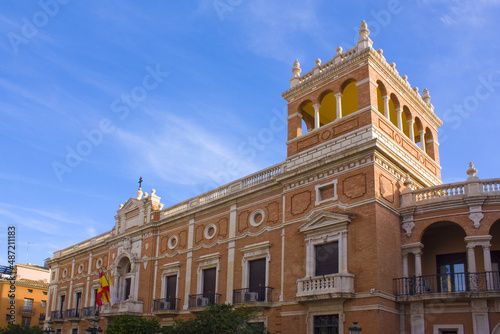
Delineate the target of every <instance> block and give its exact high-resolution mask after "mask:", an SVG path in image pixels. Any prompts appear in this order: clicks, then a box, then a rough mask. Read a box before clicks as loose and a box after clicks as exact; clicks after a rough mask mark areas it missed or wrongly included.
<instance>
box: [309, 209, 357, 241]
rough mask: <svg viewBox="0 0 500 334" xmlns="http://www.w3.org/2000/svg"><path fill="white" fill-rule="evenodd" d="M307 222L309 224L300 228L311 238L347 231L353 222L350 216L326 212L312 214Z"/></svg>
mask: <svg viewBox="0 0 500 334" xmlns="http://www.w3.org/2000/svg"><path fill="white" fill-rule="evenodd" d="M305 220H306V221H307V222H306V223H305V224H303V225H302V226H301V227H299V231H300V232H303V233H305V234H306V235H311V236H312V235H314V234H317V233H319V234H323V233H325V232H328V233H334V232H340V231H345V230H346V229H347V225H348V224H349V223H350V222H351V218H350V217H349V216H348V215H344V214H340V213H334V212H324V211H323V212H319V213H317V212H311V214H309V215H307V216H306V218H305Z"/></svg>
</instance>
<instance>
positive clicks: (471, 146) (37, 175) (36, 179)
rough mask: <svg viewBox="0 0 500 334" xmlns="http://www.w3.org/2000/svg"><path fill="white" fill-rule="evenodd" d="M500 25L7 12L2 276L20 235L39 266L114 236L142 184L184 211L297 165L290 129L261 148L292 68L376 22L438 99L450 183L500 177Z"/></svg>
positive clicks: (301, 8) (420, 12) (181, 13)
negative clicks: (288, 160)
mask: <svg viewBox="0 0 500 334" xmlns="http://www.w3.org/2000/svg"><path fill="white" fill-rule="evenodd" d="M499 16H500V1H498V0H477V1H462V0H418V1H411V2H410V1H402V0H401V1H397V0H390V1H356V0H353V1H331V0H330V1H326V0H325V1H307V0H301V1H296V0H292V1H265V0H253V1H245V0H216V1H213V0H208V1H182V2H181V1H176V2H175V3H174V2H173V1H168V2H167V1H148V2H136V1H97V0H89V1H76V0H73V1H70V0H58V1H57V0H41V1H15V0H5V1H2V2H0V73H1V75H0V117H1V120H2V121H1V122H0V136H1V137H0V138H1V141H2V145H1V160H0V182H1V184H2V189H1V191H0V222H1V226H3V227H2V230H4V232H3V233H4V235H5V237H0V244H1V245H3V246H2V247H1V248H2V249H3V250H2V251H1V252H0V264H6V262H7V252H6V240H7V238H6V234H7V232H6V231H7V228H6V227H7V226H8V225H11V224H14V225H16V226H17V246H18V247H17V253H18V254H17V261H18V262H20V263H27V262H31V263H35V264H43V260H44V259H45V258H47V257H49V256H51V255H52V253H53V252H54V251H56V250H59V249H63V248H65V247H68V246H70V245H73V244H75V243H77V242H80V241H83V240H85V239H87V238H90V237H92V236H94V235H97V234H100V233H103V232H105V231H108V230H110V229H111V228H112V227H113V226H114V223H115V219H114V215H115V214H116V210H117V209H118V207H119V204H120V203H124V202H125V201H127V200H128V198H130V197H132V196H134V195H135V192H136V190H137V186H138V184H137V181H138V179H139V176H142V177H143V178H144V183H143V190H144V191H147V192H150V190H151V189H152V188H154V189H156V194H157V195H159V196H161V197H162V203H165V205H166V206H170V205H173V204H175V203H178V202H180V201H183V200H185V199H187V198H190V197H193V196H195V195H197V194H199V193H201V192H204V191H206V190H209V189H211V188H214V187H215V186H216V185H221V184H223V183H226V182H227V181H230V180H234V179H237V178H239V177H242V176H244V175H247V174H250V173H253V172H255V171H258V170H260V169H263V168H266V167H268V166H271V165H273V164H276V163H279V162H281V161H283V160H284V159H285V155H286V147H285V141H286V135H285V133H286V130H285V128H284V127H281V126H274V127H273V128H274V129H281V130H275V131H274V132H273V133H272V136H271V137H269V138H267V139H266V141H265V143H262V142H260V143H259V144H258V145H256V146H252V141H253V140H255V138H256V137H257V136H258V134H259V133H260V132H261V131H265V129H269V128H270V126H271V123H272V122H276V121H277V120H284V118H283V112H285V111H286V103H285V100H283V99H282V98H281V93H282V92H284V91H285V90H287V89H288V88H289V87H290V86H289V79H290V77H291V75H292V74H291V68H292V64H293V61H294V60H295V59H298V60H299V61H300V63H301V67H302V69H303V71H304V72H307V71H309V70H310V69H312V67H313V66H314V60H315V59H316V58H321V59H322V60H323V62H325V61H327V60H329V59H331V58H332V57H333V56H334V54H335V49H336V47H337V46H339V45H340V46H342V47H343V48H344V50H346V49H348V48H350V47H352V46H354V45H355V41H356V40H357V37H358V36H357V30H358V27H359V24H360V22H361V20H363V19H364V20H366V21H367V23H368V26H369V29H370V30H371V35H370V37H371V38H372V40H373V41H374V48H376V49H379V48H382V49H383V50H384V56H385V57H386V59H387V60H388V61H389V62H395V63H396V64H397V66H396V68H397V69H398V70H399V73H400V74H401V75H404V74H406V75H408V80H409V82H410V83H411V85H412V86H418V87H419V88H420V92H422V90H423V88H428V89H429V91H430V95H431V97H432V101H431V102H432V103H433V104H434V106H435V112H436V113H437V115H438V116H439V117H441V119H442V120H443V121H444V122H445V124H444V125H443V126H442V127H441V128H440V134H439V136H440V137H439V141H440V144H441V146H440V157H441V165H442V167H443V170H442V175H443V182H444V183H447V182H459V181H463V180H465V178H466V176H467V175H466V174H465V171H466V170H467V168H468V166H467V165H468V163H469V161H473V162H474V163H475V165H476V168H477V169H478V170H479V173H478V176H479V177H480V178H484V179H485V178H495V177H500V169H499V168H498V167H499V166H500V155H499V154H498V153H499V150H498V139H496V137H495V135H496V134H497V131H498V129H499V124H500V112H499V110H500V108H499V107H498V106H499V104H500V64H499V62H498V55H499V54H500V43H499V37H498V34H497V26H498V17H499ZM277 124H280V123H277ZM72 152H73V153H72ZM74 152H76V154H78V152H80V153H81V154H79V155H78V157H76V156H75V153H74Z"/></svg>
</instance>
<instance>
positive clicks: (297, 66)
mask: <svg viewBox="0 0 500 334" xmlns="http://www.w3.org/2000/svg"><path fill="white" fill-rule="evenodd" d="M300 72H302V70H301V69H300V63H299V60H298V59H295V61H294V62H293V68H292V73H293V76H294V77H299V76H300Z"/></svg>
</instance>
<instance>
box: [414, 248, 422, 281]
mask: <svg viewBox="0 0 500 334" xmlns="http://www.w3.org/2000/svg"><path fill="white" fill-rule="evenodd" d="M413 254H414V255H415V276H422V250H420V249H419V250H418V251H414V252H413Z"/></svg>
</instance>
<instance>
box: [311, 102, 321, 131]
mask: <svg viewBox="0 0 500 334" xmlns="http://www.w3.org/2000/svg"><path fill="white" fill-rule="evenodd" d="M320 107H321V105H320V104H319V103H316V104H313V108H314V128H315V129H317V128H319V127H320V123H319V108H320Z"/></svg>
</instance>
